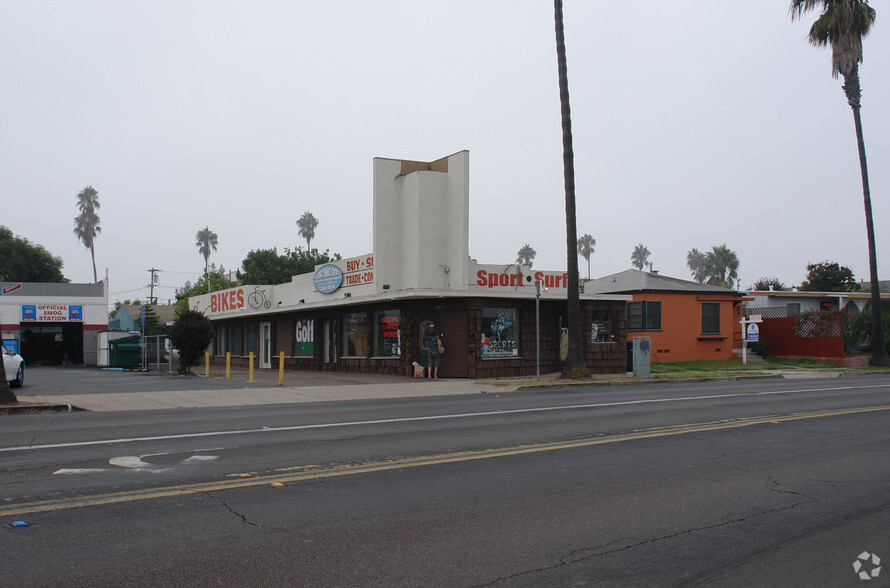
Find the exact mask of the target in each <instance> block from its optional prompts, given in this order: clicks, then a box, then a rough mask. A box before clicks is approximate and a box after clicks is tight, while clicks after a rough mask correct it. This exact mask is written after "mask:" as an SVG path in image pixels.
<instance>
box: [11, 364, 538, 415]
mask: <svg viewBox="0 0 890 588" xmlns="http://www.w3.org/2000/svg"><path fill="white" fill-rule="evenodd" d="M202 371H203V370H202ZM248 376H249V374H248V371H247V370H235V369H233V370H231V372H230V378H229V379H228V380H225V371H224V369H219V368H217V369H214V368H211V372H210V376H203V375H202V376H195V377H200V378H202V380H204V381H202V384H204V385H205V387H206V383H207V382H206V380H207V379H210V380H214V379H216V380H220V381H226V383H227V384H229V388H228V389H223V388H222V387H221V388H219V389H212V387H211V389H201V390H198V389H183V390H173V391H171V390H159V391H133V392H118V393H103V394H45V395H29V394H27V393H20V394H18V398H19V402H21V403H23V404H47V405H54V406H61V407H65V406H67V405H71V407H72V408H77V409H83V410H89V411H133V410H159V409H170V408H207V407H224V406H251V405H262V404H292V403H300V402H333V401H342V400H361V399H373V398H404V397H418V396H448V395H454V394H485V393H499V392H512V391H514V390H516V389H517V388H519V387H520V386H521V385H529V384H532V385H533V384H535V383H536V379H535V378H532V379H524V380H510V381H503V382H501V381H497V380H484V381H476V380H468V379H463V378H439V379H435V380H428V379H412V378H405V377H399V376H381V375H379V374H351V373H333V372H294V371H290V372H286V373H285V382H284V385H283V386H279V385H278V372H277V371H269V370H265V371H260V370H255V372H254V383H253V384H251V385H250V387H248V383H249V377H248ZM554 377H556V374H553V375H552V376H548V379H552V378H554ZM543 379H544V376H542V380H543ZM238 381H241V382H243V383H244V387H243V388H237V387H235V388H231V384H232V383H233V382H238ZM257 384H261V385H262V386H261V387H257Z"/></svg>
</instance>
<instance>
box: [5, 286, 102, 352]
mask: <svg viewBox="0 0 890 588" xmlns="http://www.w3.org/2000/svg"><path fill="white" fill-rule="evenodd" d="M0 288H2V290H0V292H2V294H0V336H2V340H3V346H4V347H7V348H8V349H12V350H14V351H16V352H17V353H20V354H21V355H22V357H24V358H25V361H26V362H27V363H28V364H29V365H30V364H47V363H49V364H60V363H71V364H85V365H96V361H97V347H98V341H99V334H100V333H102V332H103V331H107V330H108V282H107V280H102V281H100V282H97V283H95V284H70V283H45V282H0Z"/></svg>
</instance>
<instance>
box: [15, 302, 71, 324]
mask: <svg viewBox="0 0 890 588" xmlns="http://www.w3.org/2000/svg"><path fill="white" fill-rule="evenodd" d="M22 322H83V306H82V305H79V304H78V305H74V304H23V305H22Z"/></svg>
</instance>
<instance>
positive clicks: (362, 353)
mask: <svg viewBox="0 0 890 588" xmlns="http://www.w3.org/2000/svg"><path fill="white" fill-rule="evenodd" d="M343 355H345V356H347V357H367V355H368V313H367V312H353V313H351V314H347V315H346V320H344V321H343Z"/></svg>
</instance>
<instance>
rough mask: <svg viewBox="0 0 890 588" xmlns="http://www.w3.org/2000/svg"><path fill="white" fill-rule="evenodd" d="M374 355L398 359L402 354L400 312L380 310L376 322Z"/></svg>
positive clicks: (376, 315)
mask: <svg viewBox="0 0 890 588" xmlns="http://www.w3.org/2000/svg"><path fill="white" fill-rule="evenodd" d="M374 323H375V325H374V355H376V356H378V357H398V356H399V355H401V353H402V336H401V334H402V331H401V317H400V316H399V311H398V310H378V311H377V312H376V313H375V320H374Z"/></svg>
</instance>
